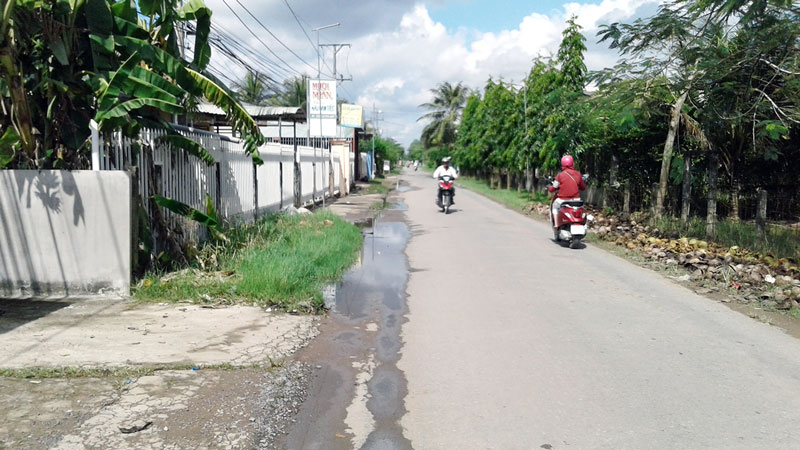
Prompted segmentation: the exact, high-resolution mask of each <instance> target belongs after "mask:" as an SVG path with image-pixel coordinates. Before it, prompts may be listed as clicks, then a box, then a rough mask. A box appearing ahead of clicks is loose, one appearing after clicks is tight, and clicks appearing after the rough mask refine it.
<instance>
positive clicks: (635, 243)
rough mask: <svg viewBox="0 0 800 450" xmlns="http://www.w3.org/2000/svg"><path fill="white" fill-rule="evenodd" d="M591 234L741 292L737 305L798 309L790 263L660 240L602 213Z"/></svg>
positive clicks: (798, 282) (652, 231)
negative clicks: (760, 302)
mask: <svg viewBox="0 0 800 450" xmlns="http://www.w3.org/2000/svg"><path fill="white" fill-rule="evenodd" d="M639 217H640V221H641V220H643V217H642V216H639ZM644 219H646V218H644ZM591 230H592V232H594V233H595V234H597V236H598V237H599V238H601V239H603V240H605V241H610V242H614V243H615V244H617V245H620V246H624V247H626V248H627V249H629V250H634V251H637V252H638V253H640V254H642V255H643V256H644V257H646V258H648V259H650V260H652V261H654V262H660V263H663V264H664V265H667V266H680V267H683V268H685V269H686V270H687V271H688V272H689V273H688V274H687V275H688V277H689V279H691V280H696V281H701V280H708V281H715V282H718V283H719V284H721V285H723V286H724V287H728V288H731V289H733V290H735V291H741V292H742V295H739V296H737V297H738V298H739V300H744V301H745V302H747V301H753V300H758V299H760V300H769V301H772V302H773V303H774V305H773V306H775V307H777V308H784V309H789V308H791V307H797V306H798V303H797V302H798V301H799V300H800V268H798V265H797V264H796V263H795V262H794V261H793V260H791V259H789V258H777V257H775V256H774V255H763V254H761V253H757V252H753V251H749V250H746V249H742V248H739V247H737V246H734V247H724V246H721V245H718V244H716V243H713V242H709V241H704V240H700V239H693V238H686V237H665V236H664V235H663V233H662V232H661V231H660V230H659V229H658V228H653V227H650V226H649V225H643V224H642V223H639V222H637V221H636V220H623V219H621V218H619V217H616V216H609V217H606V216H604V215H603V214H602V213H597V214H596V216H595V222H594V224H593V226H592V228H591Z"/></svg>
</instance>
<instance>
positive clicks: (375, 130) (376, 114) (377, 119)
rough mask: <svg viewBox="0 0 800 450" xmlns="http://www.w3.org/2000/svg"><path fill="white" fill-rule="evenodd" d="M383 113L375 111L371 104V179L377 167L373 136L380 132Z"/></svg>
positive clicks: (373, 105) (378, 110)
mask: <svg viewBox="0 0 800 450" xmlns="http://www.w3.org/2000/svg"><path fill="white" fill-rule="evenodd" d="M381 114H383V111H381V110H380V109H377V108H376V107H375V103H373V104H372V128H373V130H372V178H375V172H376V170H375V166H376V165H377V160H376V159H375V134H377V133H378V132H379V130H380V122H381V120H383V118H382V117H381ZM376 123H377V125H376Z"/></svg>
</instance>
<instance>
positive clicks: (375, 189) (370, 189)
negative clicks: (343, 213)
mask: <svg viewBox="0 0 800 450" xmlns="http://www.w3.org/2000/svg"><path fill="white" fill-rule="evenodd" d="M361 193H362V194H364V195H369V194H387V193H389V187H388V186H386V185H385V184H384V182H383V180H369V186H367V187H366V188H364V189H363V190H362V192H361Z"/></svg>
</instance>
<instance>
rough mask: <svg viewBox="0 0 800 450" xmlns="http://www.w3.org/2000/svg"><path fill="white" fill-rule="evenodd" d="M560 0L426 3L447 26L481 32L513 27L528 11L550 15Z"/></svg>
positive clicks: (431, 13)
mask: <svg viewBox="0 0 800 450" xmlns="http://www.w3.org/2000/svg"><path fill="white" fill-rule="evenodd" d="M564 3H566V2H565V1H563V0H508V1H503V2H497V1H486V0H482V1H481V0H453V1H448V2H446V3H443V4H432V5H430V6H429V8H428V9H429V12H430V15H431V18H433V19H434V20H436V21H439V22H441V23H442V24H443V25H444V26H446V27H447V28H449V29H452V30H456V29H458V28H461V27H465V28H470V29H475V30H478V31H482V32H487V31H500V30H507V29H513V28H515V27H517V26H519V23H520V21H522V18H523V17H525V16H527V15H530V14H531V13H539V14H544V15H550V14H552V13H554V12H556V11H558V10H560V9H561V8H562V6H563V5H564Z"/></svg>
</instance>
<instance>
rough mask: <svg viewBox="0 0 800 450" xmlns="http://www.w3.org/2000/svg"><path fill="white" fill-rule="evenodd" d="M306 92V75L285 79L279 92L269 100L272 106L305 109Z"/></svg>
mask: <svg viewBox="0 0 800 450" xmlns="http://www.w3.org/2000/svg"><path fill="white" fill-rule="evenodd" d="M307 90H308V77H307V76H306V75H303V76H299V77H293V78H287V79H286V80H284V82H283V86H282V87H281V91H280V92H279V93H278V95H276V96H275V97H272V98H271V99H270V103H271V104H272V105H274V106H299V107H300V108H302V109H303V110H304V111H305V109H306V92H307Z"/></svg>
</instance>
